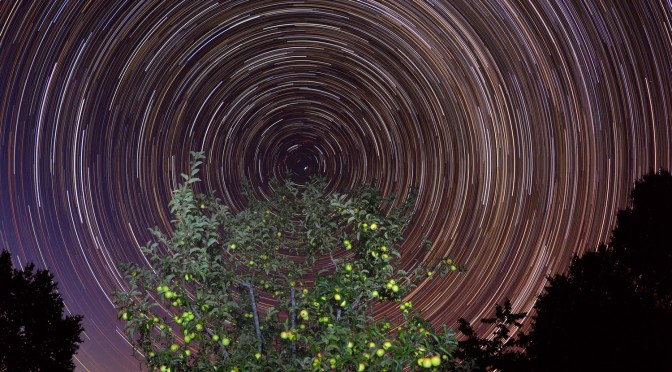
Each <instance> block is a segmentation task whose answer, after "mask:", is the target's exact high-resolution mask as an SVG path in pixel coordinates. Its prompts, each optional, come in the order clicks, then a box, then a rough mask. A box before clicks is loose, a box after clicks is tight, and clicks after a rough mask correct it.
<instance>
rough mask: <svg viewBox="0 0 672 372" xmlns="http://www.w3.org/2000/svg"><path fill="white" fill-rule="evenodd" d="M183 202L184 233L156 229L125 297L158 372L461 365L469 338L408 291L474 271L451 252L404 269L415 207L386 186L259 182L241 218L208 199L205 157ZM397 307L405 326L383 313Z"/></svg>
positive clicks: (179, 196)
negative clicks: (402, 245)
mask: <svg viewBox="0 0 672 372" xmlns="http://www.w3.org/2000/svg"><path fill="white" fill-rule="evenodd" d="M192 156H193V161H192V163H191V167H190V170H189V173H188V174H183V175H182V177H183V182H182V183H181V184H180V185H179V187H178V188H177V189H176V190H174V192H173V195H172V200H171V201H170V204H169V206H170V211H171V213H172V217H173V220H172V224H173V228H172V231H170V232H169V233H164V232H161V231H158V230H157V229H153V230H151V231H152V234H153V236H155V241H154V242H152V243H151V244H148V245H147V246H146V247H143V248H142V252H143V254H144V255H145V256H146V257H147V259H148V260H149V262H150V264H151V267H146V266H141V265H137V264H134V263H122V264H121V265H120V266H121V268H122V270H123V271H124V273H125V274H126V278H127V281H128V288H125V289H124V290H121V291H118V292H116V293H115V303H116V306H117V308H118V310H119V317H120V319H122V320H123V321H124V324H125V332H126V334H127V336H128V338H129V341H130V342H131V344H132V345H133V347H134V350H135V351H137V352H139V353H140V354H141V355H142V356H143V357H144V361H145V363H146V364H147V366H148V367H149V368H150V369H152V370H160V371H162V372H163V371H177V370H186V369H189V370H192V369H194V370H214V371H254V370H274V371H283V370H287V371H295V370H316V371H322V370H351V371H364V370H390V371H393V370H394V371H400V370H405V369H408V368H410V369H412V370H414V369H427V370H459V369H460V365H459V364H457V363H455V362H454V360H453V356H452V353H453V351H454V350H455V347H456V345H457V341H456V339H455V337H454V332H453V331H452V330H449V329H447V328H446V327H445V326H444V327H443V329H442V330H440V331H436V330H435V329H434V328H433V327H432V326H431V324H430V323H429V322H428V321H426V320H425V319H423V318H422V316H421V314H420V312H419V311H418V310H417V309H416V308H415V307H414V306H413V304H412V302H411V301H406V300H405V296H406V295H407V294H408V293H409V291H410V289H412V288H413V286H414V282H417V281H418V280H419V279H420V278H421V277H422V278H425V279H426V278H427V277H430V278H431V277H432V276H433V275H443V274H446V273H449V272H452V271H458V272H459V271H464V267H462V266H460V265H457V264H456V263H453V262H452V260H451V259H449V258H444V259H442V260H440V261H438V262H434V263H430V264H417V265H415V267H414V268H413V270H411V271H404V270H402V269H401V268H400V265H399V262H400V253H399V251H398V249H397V246H398V244H399V242H400V241H401V240H402V238H403V235H402V233H403V229H404V227H405V226H406V225H407V223H408V222H409V215H410V211H411V204H412V200H411V198H409V200H406V202H404V203H399V204H401V205H398V206H397V205H395V201H394V200H393V199H392V198H386V197H382V196H381V194H380V193H379V192H378V191H377V190H376V189H374V188H371V187H362V188H359V189H357V190H353V191H350V192H347V193H332V194H325V192H324V191H323V190H324V188H325V183H324V180H320V179H314V180H312V181H311V182H308V183H307V184H305V185H301V186H299V185H296V184H294V183H293V182H291V181H290V180H282V181H274V182H273V183H272V190H273V193H272V195H271V196H269V197H268V198H256V197H254V194H253V193H252V191H251V190H250V189H249V188H247V191H246V193H245V194H244V196H245V197H246V199H247V205H248V207H247V208H246V209H244V210H242V211H239V212H235V213H234V212H232V210H231V209H230V208H228V207H227V206H226V205H223V204H222V203H221V201H220V200H219V199H217V198H216V197H214V196H213V195H207V194H202V193H198V192H196V191H195V190H194V189H195V186H196V183H197V182H199V181H200V180H199V178H197V176H198V172H199V166H200V165H201V164H202V159H203V154H202V153H192ZM385 301H392V302H395V303H397V304H398V307H399V310H400V312H401V315H402V317H401V321H396V322H394V324H393V323H392V322H390V321H388V320H386V319H384V318H383V319H377V318H375V317H374V315H373V309H374V306H375V305H376V304H379V303H381V302H385Z"/></svg>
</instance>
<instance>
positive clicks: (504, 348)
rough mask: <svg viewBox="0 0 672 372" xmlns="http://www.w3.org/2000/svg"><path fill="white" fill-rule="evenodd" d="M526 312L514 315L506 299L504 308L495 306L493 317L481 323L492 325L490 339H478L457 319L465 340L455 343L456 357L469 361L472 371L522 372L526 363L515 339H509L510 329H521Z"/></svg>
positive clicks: (468, 327) (471, 329) (474, 333)
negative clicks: (492, 330)
mask: <svg viewBox="0 0 672 372" xmlns="http://www.w3.org/2000/svg"><path fill="white" fill-rule="evenodd" d="M525 316H526V314H525V313H514V312H513V311H512V309H511V302H510V301H509V300H508V299H506V300H505V301H504V306H501V305H499V304H498V305H496V307H495V317H494V318H484V319H481V322H483V323H485V324H495V332H494V335H493V336H494V337H493V338H492V339H486V338H479V337H478V335H477V334H476V331H474V329H473V327H472V326H471V324H469V322H467V321H466V320H465V319H464V318H460V319H459V320H458V322H459V324H460V325H459V328H458V329H459V331H460V332H462V334H463V335H464V336H465V337H466V339H464V340H463V341H459V342H458V349H457V350H456V352H455V356H456V357H457V358H459V359H461V360H463V361H465V362H471V363H473V364H474V365H475V366H477V368H476V367H474V368H473V369H475V370H488V371H490V370H495V369H496V370H501V371H523V370H525V369H526V368H527V360H526V358H525V356H524V355H523V354H522V350H521V349H520V348H519V346H520V345H519V342H518V340H517V339H515V338H512V337H511V329H512V328H514V327H515V328H518V327H521V326H522V323H521V322H520V321H521V320H523V319H524V318H525Z"/></svg>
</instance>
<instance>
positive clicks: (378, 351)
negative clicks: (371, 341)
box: [376, 349, 385, 357]
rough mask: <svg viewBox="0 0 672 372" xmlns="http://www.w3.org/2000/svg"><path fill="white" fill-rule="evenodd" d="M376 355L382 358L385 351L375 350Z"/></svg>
mask: <svg viewBox="0 0 672 372" xmlns="http://www.w3.org/2000/svg"><path fill="white" fill-rule="evenodd" d="M376 355H378V356H379V357H382V356H383V355H385V350H383V349H378V350H376Z"/></svg>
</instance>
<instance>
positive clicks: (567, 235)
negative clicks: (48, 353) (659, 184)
mask: <svg viewBox="0 0 672 372" xmlns="http://www.w3.org/2000/svg"><path fill="white" fill-rule="evenodd" d="M671 23H672V3H670V2H669V1H662V0H661V1H658V0H652V1H648V0H641V1H600V0H583V1H564V0H558V1H536V0H535V1H509V0H483V1H467V0H464V1H461V0H457V1H444V0H424V1H421V0H390V1H374V0H350V1H341V0H318V1H312V0H306V1H295V0H286V1H282V0H254V1H179V2H178V1H159V0H137V1H112V0H110V1H74V0H59V1H24V0H13V1H3V2H0V81H1V82H2V86H0V93H1V95H0V118H1V120H2V121H1V122H0V143H1V144H2V147H1V151H0V164H2V166H1V168H0V172H1V176H0V248H7V249H9V250H10V251H11V253H12V259H13V261H14V265H15V266H16V267H21V266H23V265H25V264H26V263H27V262H35V263H36V264H37V265H38V267H47V268H49V269H50V270H51V271H52V272H53V273H54V274H55V276H56V279H57V281H58V282H59V288H60V290H61V293H62V295H63V297H64V299H65V303H66V307H67V310H68V311H70V312H72V313H74V314H83V315H84V316H85V321H84V326H85V328H86V333H85V335H84V340H85V342H84V343H83V344H82V346H81V348H80V351H79V353H78V354H77V356H76V364H77V366H78V369H79V370H82V371H84V370H90V371H105V370H107V371H113V370H114V371H119V370H129V371H132V370H137V369H138V368H139V365H140V362H139V361H138V360H137V359H135V358H134V357H133V356H132V355H131V347H130V345H129V344H127V343H126V342H125V340H124V337H123V335H122V324H121V322H119V321H118V320H117V318H116V316H117V313H116V310H115V309H114V307H113V306H112V303H111V302H110V293H111V292H113V291H114V290H117V289H119V288H120V287H121V286H122V285H124V284H123V278H122V276H121V274H120V272H119V271H118V269H117V263H118V262H119V261H135V262H139V263H140V262H145V259H144V257H143V256H142V254H141V252H140V250H139V246H141V245H145V243H146V242H148V241H149V240H150V238H151V237H150V235H149V233H148V231H147V228H149V227H153V226H158V227H159V228H160V229H162V230H164V231H166V230H169V226H170V223H169V221H170V214H169V211H168V208H167V205H168V201H169V199H170V194H171V189H172V188H174V187H175V186H176V184H177V182H178V181H179V174H180V173H181V172H185V171H186V169H187V166H188V162H189V152H190V151H204V152H205V154H206V156H207V159H206V164H205V165H204V166H203V171H204V172H203V173H204V175H203V181H204V182H203V183H202V188H203V190H204V191H207V190H211V191H215V192H216V193H217V195H218V196H220V197H221V198H222V199H223V200H224V202H225V203H226V204H228V205H230V206H232V207H233V208H234V209H236V208H238V209H240V208H243V207H244V205H243V202H242V200H243V198H242V197H241V187H240V186H241V182H242V181H243V180H249V182H250V183H251V184H252V185H253V186H254V187H255V188H256V190H257V192H258V193H259V195H261V196H263V195H264V193H266V192H268V189H267V187H266V185H267V182H268V180H269V179H270V178H271V177H273V176H279V175H280V174H282V173H283V172H285V171H287V170H292V171H293V172H294V173H295V174H296V176H297V177H299V179H305V178H306V177H307V176H309V175H310V174H315V173H318V174H323V175H326V176H327V177H328V186H327V187H328V188H329V190H331V191H336V190H341V189H344V188H346V187H355V186H357V185H361V184H363V183H367V182H369V183H371V182H372V183H374V184H375V185H376V186H378V187H380V188H381V189H382V190H383V192H384V194H395V195H398V196H400V197H401V198H402V199H403V196H405V195H407V194H408V193H409V190H410V189H411V187H414V186H415V187H417V188H418V192H419V195H418V199H417V201H416V205H415V210H414V215H413V219H412V223H411V225H410V226H409V228H408V230H407V239H406V241H405V243H404V244H403V245H402V248H401V251H402V253H403V254H404V257H403V260H404V264H405V265H406V266H407V267H411V266H412V265H414V262H417V261H418V260H420V261H422V260H431V259H434V258H442V257H451V258H454V259H455V260H457V261H458V262H460V263H463V264H465V265H466V266H467V267H468V269H469V271H468V272H467V273H465V274H460V275H448V276H446V277H445V278H434V279H432V280H426V281H423V282H420V283H419V284H420V285H419V286H418V287H417V288H416V289H415V290H414V292H413V293H412V295H411V296H410V299H412V301H413V304H414V305H415V306H416V307H417V308H419V309H422V310H423V312H424V314H425V315H427V316H428V317H429V318H430V319H431V320H432V321H433V322H435V324H441V323H448V324H449V325H450V326H453V325H455V324H456V320H457V319H458V318H459V317H464V318H466V319H467V320H470V321H473V320H476V319H478V318H481V317H483V316H486V315H490V314H491V312H492V309H493V307H494V304H495V303H497V302H501V301H502V300H503V299H504V298H505V297H509V298H511V300H512V304H513V307H514V310H515V311H528V310H530V309H531V308H532V306H533V305H534V301H535V298H536V296H537V295H538V294H539V293H540V291H541V289H542V288H543V286H544V284H545V277H546V275H548V274H551V273H556V272H560V271H562V270H564V269H565V268H566V267H567V265H568V263H569V260H570V258H571V256H572V255H573V254H576V253H580V252H583V251H585V250H591V249H595V248H596V247H597V244H598V243H599V242H603V241H606V240H608V238H609V233H610V231H611V229H612V228H613V225H614V222H615V214H616V212H617V211H618V210H619V209H621V208H623V207H625V206H626V203H627V198H628V193H629V191H630V189H631V187H632V185H633V184H634V181H635V180H636V179H638V178H639V177H640V176H641V175H643V174H644V173H645V172H647V171H648V170H649V169H658V168H661V167H663V168H668V169H669V168H672V133H671V131H672V25H671ZM424 238H428V239H430V240H431V241H433V244H432V247H431V249H430V250H429V251H423V250H422V249H421V245H422V241H423V239H424ZM378 312H379V313H380V314H386V315H389V316H391V318H392V319H395V317H398V316H399V314H398V310H396V309H395V308H394V306H389V307H381V308H379V309H378Z"/></svg>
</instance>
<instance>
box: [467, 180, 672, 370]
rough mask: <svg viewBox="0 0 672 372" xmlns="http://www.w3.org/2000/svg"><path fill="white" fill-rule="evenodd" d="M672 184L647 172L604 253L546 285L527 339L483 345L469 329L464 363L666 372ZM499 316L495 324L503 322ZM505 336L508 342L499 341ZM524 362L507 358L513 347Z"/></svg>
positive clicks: (576, 263)
mask: <svg viewBox="0 0 672 372" xmlns="http://www.w3.org/2000/svg"><path fill="white" fill-rule="evenodd" d="M670 233H672V176H671V175H670V173H669V172H667V171H663V170H661V171H659V172H657V173H654V172H650V173H649V174H647V175H645V176H644V177H643V178H642V179H641V180H640V181H638V182H637V183H636V184H635V188H634V189H633V191H632V193H631V204H630V207H628V208H627V209H624V210H622V211H620V212H619V213H618V216H617V226H616V228H615V229H614V231H613V233H612V238H611V242H610V244H609V246H606V245H601V246H600V247H599V248H598V249H597V251H596V252H588V253H585V254H584V255H583V256H582V257H574V259H573V260H572V263H571V265H570V267H569V270H568V272H567V274H557V275H555V276H553V277H549V282H548V284H547V285H546V288H545V290H544V293H543V294H542V295H541V296H540V297H539V300H538V301H537V303H536V304H535V314H534V316H533V317H532V319H533V321H532V328H531V330H530V333H529V334H527V335H525V334H521V335H520V337H518V338H517V339H515V340H508V341H505V338H507V337H508V333H501V332H503V330H501V328H500V327H498V330H499V331H501V332H500V333H496V334H495V338H494V339H493V340H487V339H480V338H478V336H477V335H476V334H475V332H474V331H473V329H472V328H471V325H469V324H468V323H466V322H463V324H462V325H461V327H460V330H461V331H462V332H463V333H464V334H465V336H467V339H466V340H465V341H463V342H460V351H461V352H465V351H466V352H468V353H466V354H463V356H462V357H464V358H467V359H469V358H470V359H471V360H472V361H475V362H476V364H477V365H478V366H479V367H480V368H482V369H486V368H498V369H500V370H502V371H518V372H519V371H528V370H530V371H539V372H541V371H543V372H554V371H667V370H670V368H671V367H670V366H671V361H672V359H671V358H670V356H669V352H670V350H672V303H671V300H672V279H671V278H672V275H671V274H672V236H671V235H670ZM506 308H507V307H506V304H505V307H504V310H502V308H501V307H500V306H498V308H497V318H496V319H498V320H497V321H498V322H499V323H498V324H500V323H502V321H503V320H506V317H502V316H500V315H504V314H505V313H506V311H505V310H506ZM502 335H503V336H505V337H504V338H502ZM518 346H522V347H524V348H525V351H526V352H525V358H523V357H522V356H521V355H516V354H513V356H518V357H520V358H518V359H516V358H512V355H511V352H514V351H515V347H518Z"/></svg>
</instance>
